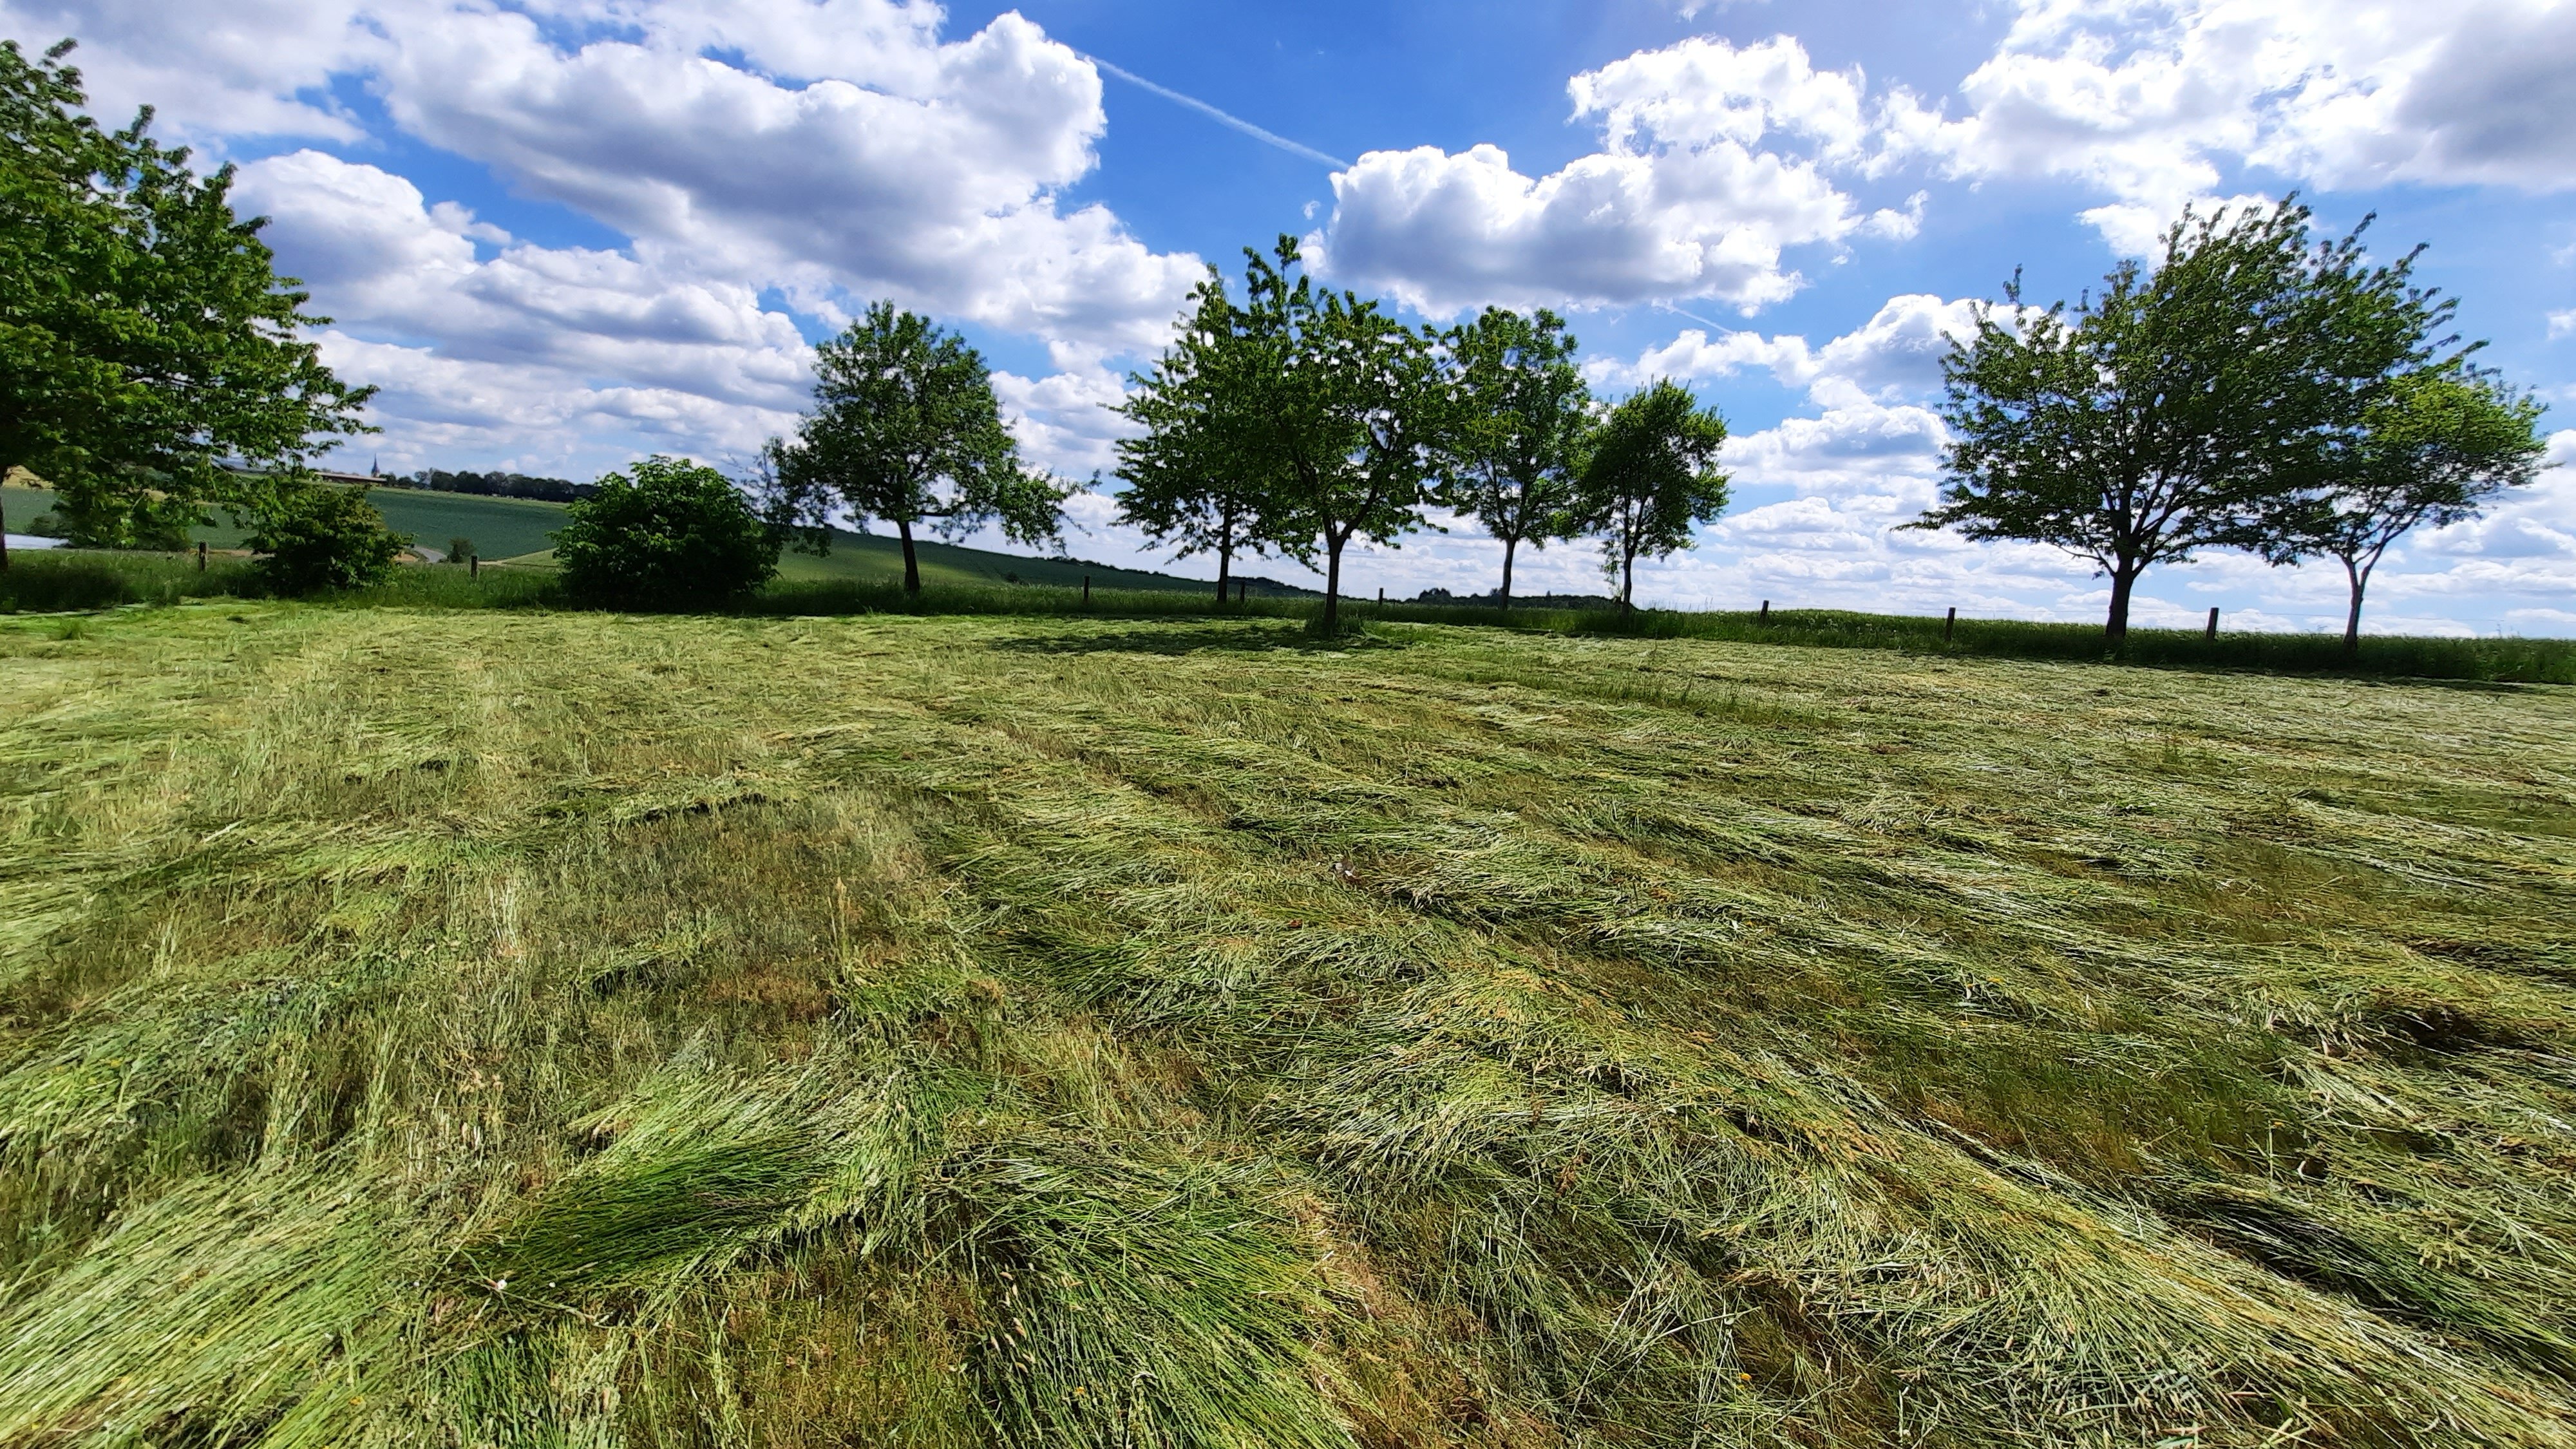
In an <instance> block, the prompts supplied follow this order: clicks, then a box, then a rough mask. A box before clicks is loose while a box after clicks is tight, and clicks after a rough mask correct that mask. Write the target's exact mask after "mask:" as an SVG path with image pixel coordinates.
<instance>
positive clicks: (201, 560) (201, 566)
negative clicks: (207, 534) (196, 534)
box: [197, 538, 206, 573]
mask: <svg viewBox="0 0 2576 1449" xmlns="http://www.w3.org/2000/svg"><path fill="white" fill-rule="evenodd" d="M205 571H206V541H205V540H204V539H202V538H201V539H198V540H197V572H199V573H204V572H205Z"/></svg>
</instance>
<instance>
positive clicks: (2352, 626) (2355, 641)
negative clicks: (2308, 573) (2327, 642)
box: [2343, 559, 2370, 657]
mask: <svg viewBox="0 0 2576 1449" xmlns="http://www.w3.org/2000/svg"><path fill="white" fill-rule="evenodd" d="M2343 574H2344V577H2345V578H2347V579H2350V580H2351V581H2352V612H2351V613H2349V614H2346V615H2344V619H2343V652H2344V654H2345V655H2346V656H2347V657H2349V656H2351V655H2355V654H2359V653H2360V652H2361V594H2362V590H2364V589H2367V588H2369V587H2370V570H2368V569H2366V568H2362V567H2360V566H2359V565H2357V564H2355V563H2354V562H2353V561H2352V560H2351V559H2345V560H2344V561H2343Z"/></svg>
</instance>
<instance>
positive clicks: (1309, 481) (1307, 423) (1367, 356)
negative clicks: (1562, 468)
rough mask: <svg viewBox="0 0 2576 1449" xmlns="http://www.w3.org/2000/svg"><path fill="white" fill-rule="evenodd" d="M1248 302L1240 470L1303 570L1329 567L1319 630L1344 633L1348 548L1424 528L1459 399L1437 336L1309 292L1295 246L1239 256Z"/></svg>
mask: <svg viewBox="0 0 2576 1449" xmlns="http://www.w3.org/2000/svg"><path fill="white" fill-rule="evenodd" d="M1244 263H1245V265H1244V286H1245V291H1246V293H1247V301H1246V304H1245V305H1244V307H1243V308H1242V309H1241V311H1240V314H1239V316H1238V317H1237V319H1236V322H1235V326H1236V328H1237V329H1238V330H1239V331H1240V332H1241V333H1242V334H1243V344H1242V356H1243V358H1244V365H1243V366H1242V367H1241V368H1240V369H1239V371H1238V372H1237V373H1236V374H1235V375H1236V376H1238V377H1239V379H1240V381H1239V383H1238V386H1239V388H1240V390H1241V391H1240V402H1239V404H1238V406H1239V412H1240V415H1241V416H1242V418H1243V419H1244V420H1245V422H1246V423H1247V424H1248V429H1249V431H1248V435H1247V436H1246V437H1245V439H1244V440H1243V442H1242V443H1241V444H1240V446H1241V448H1242V449H1243V455H1244V458H1245V462H1246V466H1247V470H1248V471H1249V472H1250V473H1251V474H1252V475H1253V476H1255V477H1258V478H1260V479H1262V480H1263V483H1262V486H1263V490H1264V493H1265V495H1266V496H1267V498H1268V499H1269V500H1270V502H1269V505H1268V506H1267V507H1265V509H1264V510H1263V516H1264V518H1265V519H1267V520H1268V521H1269V523H1270V527H1271V531H1272V532H1273V534H1274V535H1275V536H1276V537H1277V538H1278V539H1279V540H1280V541H1281V546H1282V547H1283V548H1285V549H1286V550H1287V551H1288V552H1289V553H1291V554H1292V555H1294V556H1295V557H1297V558H1298V559H1299V560H1300V561H1302V562H1305V563H1307V564H1308V565H1309V566H1311V565H1312V564H1313V562H1314V556H1315V554H1316V553H1318V552H1321V553H1322V554H1323V555H1324V614H1323V620H1322V623H1323V627H1324V628H1325V629H1326V630H1331V629H1335V628H1337V627H1339V623H1340V606H1341V583H1342V551H1343V550H1344V549H1345V548H1347V547H1348V546H1349V544H1350V541H1351V540H1352V539H1354V538H1363V539H1367V540H1368V541H1370V542H1372V543H1378V544H1385V545H1389V546H1392V545H1394V544H1395V542H1396V540H1397V539H1399V538H1401V537H1402V536H1403V535H1405V534H1407V533H1410V532H1412V531H1413V530H1414V529H1417V528H1419V527H1421V526H1422V512H1421V510H1422V505H1423V504H1424V503H1426V502H1428V501H1430V499H1431V496H1432V485H1433V484H1434V483H1435V482H1436V481H1437V480H1439V479H1440V478H1441V477H1442V476H1444V474H1445V471H1446V469H1447V468H1448V466H1449V460H1448V454H1447V449H1448V448H1449V446H1450V445H1451V442H1452V440H1453V436H1452V435H1453V432H1454V425H1455V418H1454V413H1453V409H1454V406H1455V404H1454V399H1453V398H1452V395H1451V393H1450V389H1449V379H1448V372H1447V366H1446V360H1445V359H1444V358H1443V357H1442V356H1441V353H1440V349H1439V339H1438V337H1437V336H1436V334H1434V333H1432V332H1430V331H1428V330H1424V331H1419V332H1417V331H1415V330H1414V329H1412V328H1410V327H1407V326H1405V325H1404V324H1403V323H1400V322H1397V321H1395V320H1394V319H1393V318H1391V317H1388V316H1387V315H1386V314H1385V313H1383V312H1382V311H1380V310H1379V307H1378V303H1377V301H1376V300H1375V299H1373V298H1372V299H1368V300H1362V299H1361V298H1360V297H1359V296H1358V295H1357V294H1356V293H1353V292H1348V291H1343V292H1334V291H1332V290H1331V289H1329V288H1321V289H1319V288H1317V287H1316V286H1315V285H1314V282H1313V279H1312V278H1310V277H1308V276H1307V275H1305V273H1304V271H1303V268H1302V265H1301V259H1300V257H1299V256H1298V251H1297V239H1296V238H1295V237H1292V236H1287V235H1284V234H1283V235H1282V236H1281V237H1280V238H1279V242H1278V245H1277V247H1276V248H1275V249H1274V251H1273V255H1272V257H1270V258H1264V257H1262V256H1261V255H1260V254H1259V253H1258V252H1255V251H1253V250H1252V249H1250V248H1248V247H1247V248H1245V249H1244Z"/></svg>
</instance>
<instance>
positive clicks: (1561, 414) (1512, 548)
mask: <svg viewBox="0 0 2576 1449" xmlns="http://www.w3.org/2000/svg"><path fill="white" fill-rule="evenodd" d="M1448 345H1449V350H1450V354H1451V357H1452V358H1453V359H1454V364H1455V366H1456V368H1457V374H1458V382H1457V386H1458V421H1457V429H1456V436H1455V443H1454V452H1455V454H1456V460H1457V468H1456V472H1455V474H1454V476H1453V478H1452V482H1451V485H1450V487H1449V489H1448V491H1447V494H1446V496H1445V498H1444V499H1443V501H1444V502H1446V503H1448V504H1449V505H1450V506H1452V507H1455V508H1458V509H1460V510H1461V511H1462V512H1466V513H1471V514H1474V515H1475V517H1476V521H1477V522H1479V523H1482V524H1483V525H1484V526H1485V531H1486V532H1487V533H1489V534H1491V535H1493V538H1494V541H1495V542H1497V543H1499V544H1501V545H1502V546H1503V583H1502V592H1501V598H1502V602H1503V606H1504V607H1505V608H1509V607H1511V602H1512V559H1513V556H1514V555H1515V554H1516V553H1518V552H1519V550H1520V546H1521V545H1522V544H1524V543H1526V544H1528V545H1530V546H1531V547H1533V548H1543V547H1545V546H1546V545H1547V543H1548V541H1549V540H1551V539H1557V538H1569V537H1572V536H1573V534H1574V532H1575V530H1576V528H1577V527H1578V525H1579V522H1580V520H1578V519H1577V517H1576V516H1575V512H1574V503H1575V484H1576V481H1577V476H1576V474H1577V468H1578V465H1579V464H1580V462H1581V455H1582V449H1583V442H1584V432H1585V429H1586V428H1587V427H1588V426H1589V424H1590V418H1591V404H1592V394H1591V390H1590V389H1589V388H1587V387H1586V386H1585V385H1584V382H1583V374H1582V373H1581V372H1579V371H1577V370H1576V369H1575V365H1574V351H1575V340H1574V338H1573V336H1572V335H1571V334H1569V333H1567V332H1566V330H1565V321H1564V319H1563V318H1560V317H1558V316H1557V315H1556V314H1555V313H1553V312H1548V311H1544V310H1542V311H1540V312H1538V313H1537V314H1535V315H1528V316H1525V315H1523V314H1521V313H1518V312H1512V311H1507V310H1505V309H1503V308H1500V307H1488V308H1486V309H1485V311H1484V313H1483V314H1482V315H1480V316H1478V317H1477V318H1476V319H1475V320H1474V321H1473V322H1470V323H1467V324H1465V325H1464V326H1461V327H1457V328H1455V329H1452V330H1451V332H1450V333H1449V337H1448Z"/></svg>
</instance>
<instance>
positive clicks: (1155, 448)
mask: <svg viewBox="0 0 2576 1449" xmlns="http://www.w3.org/2000/svg"><path fill="white" fill-rule="evenodd" d="M1191 296H1192V306H1191V310H1190V312H1189V313H1188V314H1187V315H1186V316H1185V317H1184V318H1183V319H1182V324H1181V327H1180V330H1179V335H1178V336H1177V337H1176V338H1175V339H1174V340H1173V343H1172V345H1171V347H1169V348H1168V349H1166V350H1165V351H1164V353H1163V356H1162V357H1161V359H1160V360H1158V361H1157V362H1156V363H1155V365H1154V368H1153V370H1152V371H1151V372H1149V373H1145V374H1143V375H1140V376H1137V377H1135V378H1134V379H1133V381H1134V383H1135V388H1134V389H1133V391H1131V392H1130V393H1129V395H1128V398H1127V401H1126V402H1125V403H1123V404H1121V405H1120V406H1119V408H1118V411H1120V412H1122V413H1124V414H1126V416H1127V417H1128V418H1129V419H1130V420H1132V421H1134V422H1135V423H1136V424H1138V425H1139V426H1140V427H1141V428H1143V430H1144V431H1143V432H1142V433H1140V434H1139V435H1137V436H1135V437H1132V438H1122V439H1120V440H1119V442H1118V476H1119V477H1120V478H1121V479H1122V480H1124V481H1125V483H1126V485H1127V486H1126V487H1125V489H1123V490H1122V491H1121V492H1120V493H1119V495H1118V518H1119V521H1120V522H1122V523H1125V524H1127V525H1129V526H1130V527H1133V528H1136V529H1138V530H1140V531H1142V532H1143V533H1144V534H1145V536H1146V537H1148V538H1150V539H1152V540H1154V542H1155V543H1157V544H1159V545H1162V546H1164V547H1168V548H1170V549H1172V550H1173V552H1174V553H1175V554H1176V555H1177V556H1179V557H1182V558H1187V557H1189V556H1190V555H1191V554H1193V553H1213V554H1215V555H1216V557H1217V597H1218V598H1219V600H1222V599H1223V598H1224V597H1225V594H1226V582H1227V580H1228V578H1229V577H1230V576H1231V575H1232V573H1233V571H1234V556H1235V555H1236V554H1237V553H1239V552H1250V553H1260V552H1263V551H1265V550H1266V549H1268V548H1269V547H1271V546H1272V540H1271V539H1270V538H1269V537H1268V536H1267V535H1268V533H1269V532H1270V531H1271V530H1272V528H1273V526H1274V522H1275V520H1274V515H1276V514H1278V513H1279V511H1280V510H1279V500H1278V499H1277V498H1276V497H1274V494H1275V492H1276V490H1275V489H1274V488H1272V487H1271V486H1269V484H1270V481H1271V473H1270V469H1269V465H1268V464H1267V463H1266V461H1265V460H1264V458H1263V457H1262V455H1261V453H1260V450H1259V448H1258V446H1257V444H1258V442H1259V440H1260V439H1261V437H1262V431H1261V427H1260V422H1259V419H1258V418H1257V417H1256V416H1254V415H1253V413H1252V411H1251V409H1252V408H1253V407H1254V406H1256V405H1257V402H1258V400H1259V399H1260V398H1261V397H1262V396H1263V395H1264V394H1265V392H1266V387H1265V385H1264V384H1265V380H1264V379H1263V378H1262V377H1260V376H1259V375H1257V373H1255V372H1253V371H1250V369H1257V368H1259V367H1260V366H1262V365H1263V363H1264V361H1265V360H1266V359H1265V357H1264V355H1263V354H1262V353H1261V352H1260V351H1259V350H1258V349H1257V348H1256V347H1255V346H1254V345H1253V342H1254V339H1253V337H1252V334H1251V333H1250V331H1249V330H1248V328H1247V321H1248V319H1247V317H1246V315H1245V314H1244V312H1243V311H1242V310H1241V309H1239V308H1237V307H1235V306H1233V305H1232V304H1231V303H1230V302H1228V301H1227V299H1226V295H1225V279H1224V277H1223V276H1222V275H1221V274H1220V273H1219V272H1218V271H1217V269H1216V268H1215V267H1213V266H1211V267H1209V268H1208V274H1207V276H1206V277H1205V278H1204V279H1202V280H1201V281H1200V283H1199V285H1198V287H1197V288H1196V290H1194V291H1193V292H1192V293H1191Z"/></svg>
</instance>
